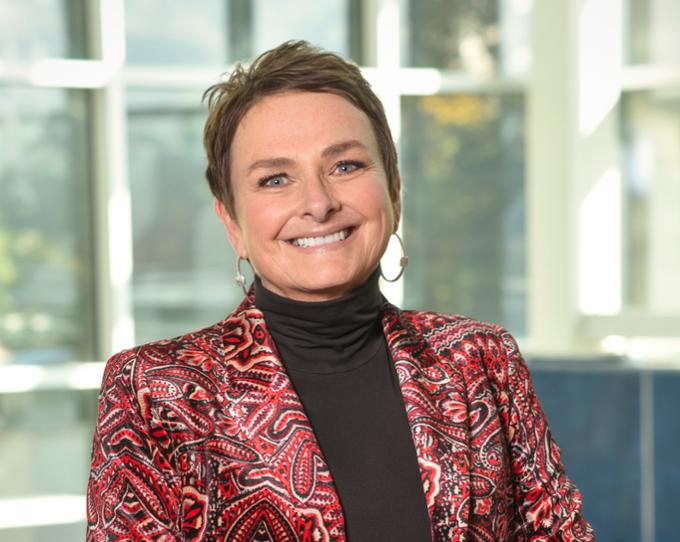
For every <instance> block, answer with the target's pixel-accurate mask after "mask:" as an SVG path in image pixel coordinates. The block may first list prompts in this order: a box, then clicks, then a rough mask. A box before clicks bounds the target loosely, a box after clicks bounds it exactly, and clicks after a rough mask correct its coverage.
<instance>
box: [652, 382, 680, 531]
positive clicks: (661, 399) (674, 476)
mask: <svg viewBox="0 0 680 542" xmlns="http://www.w3.org/2000/svg"><path fill="white" fill-rule="evenodd" d="M653 382H654V459H655V460H654V504H655V506H654V508H655V510H656V517H655V522H654V525H655V530H656V533H655V534H656V536H655V540H656V542H664V541H666V540H680V532H679V528H678V520H679V519H680V518H679V516H680V374H678V373H670V372H657V373H655V375H654V380H653Z"/></svg>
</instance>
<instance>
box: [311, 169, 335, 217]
mask: <svg viewBox="0 0 680 542" xmlns="http://www.w3.org/2000/svg"><path fill="white" fill-rule="evenodd" d="M338 209H340V202H339V201H338V199H337V198H336V197H335V195H334V194H333V189H332V187H331V186H330V185H329V183H328V181H327V180H326V179H324V178H323V176H321V175H315V176H313V177H311V178H310V179H309V181H308V182H307V183H305V188H304V194H303V212H304V215H305V216H308V217H310V218H313V219H314V220H316V221H317V222H323V221H324V220H326V219H328V217H329V216H330V215H332V214H333V213H334V212H335V211H337V210H338Z"/></svg>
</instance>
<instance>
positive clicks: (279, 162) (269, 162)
mask: <svg viewBox="0 0 680 542" xmlns="http://www.w3.org/2000/svg"><path fill="white" fill-rule="evenodd" d="M355 148H360V149H364V150H368V149H367V147H366V145H364V144H363V143H362V142H361V141H359V140H358V139H348V140H347V141H341V142H339V143H333V144H332V145H329V146H328V147H326V148H325V149H324V150H323V151H321V156H322V157H323V158H328V157H329V156H336V155H338V154H341V153H343V152H345V151H347V150H349V149H355ZM294 163H295V161H294V160H292V159H291V158H286V157H277V158H262V159H260V160H255V162H253V163H252V164H250V166H248V174H251V173H252V172H253V171H254V170H256V169H263V168H280V167H286V166H291V165H293V164H294Z"/></svg>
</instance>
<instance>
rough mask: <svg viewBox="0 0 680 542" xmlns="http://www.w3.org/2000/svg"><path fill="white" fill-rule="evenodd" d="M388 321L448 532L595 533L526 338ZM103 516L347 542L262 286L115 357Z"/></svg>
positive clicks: (100, 439) (97, 501)
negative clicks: (255, 296) (203, 321)
mask: <svg viewBox="0 0 680 542" xmlns="http://www.w3.org/2000/svg"><path fill="white" fill-rule="evenodd" d="M382 318H383V320H382V323H383V328H384V333H385V337H386V339H387V344H388V348H389V351H390V353H391V357H392V359H393V361H394V364H395V366H396V371H397V374H398V376H399V384H400V386H401V391H402V395H403V398H404V404H405V407H406V412H407V418H408V422H409V425H410V428H411V434H412V436H413V444H414V446H415V449H416V452H417V456H418V462H419V467H420V473H421V478H422V482H423V491H424V494H425V496H426V502H427V507H428V512H429V516H430V520H431V530H432V539H433V541H435V542H444V541H456V542H463V541H480V542H495V541H505V540H508V541H510V540H518V541H536V542H538V541H552V540H555V541H557V540H559V541H565V542H566V541H591V540H594V535H593V532H592V529H591V528H590V526H589V525H588V523H587V522H586V521H585V520H584V519H583V517H582V515H581V495H580V493H579V492H578V490H577V489H576V488H575V487H574V485H573V484H572V482H571V481H570V480H569V479H568V478H567V477H566V475H565V473H564V470H563V467H562V465H561V463H560V451H559V449H558V447H557V446H556V445H555V443H554V441H553V439H552V436H551V433H550V429H549V427H548V425H547V423H546V419H545V417H544V415H543V411H542V410H541V407H540V405H539V403H538V400H537V399H536V396H535V395H534V392H533V389H532V386H531V382H530V378H529V374H528V371H527V368H526V365H525V363H524V361H523V359H522V357H521V355H520V353H519V351H518V348H517V345H516V343H515V341H514V340H513V338H512V337H511V336H510V334H509V333H507V332H506V331H504V330H503V329H502V328H500V327H498V326H495V325H490V324H484V323H481V322H478V321H475V320H471V319H469V318H464V317H459V316H448V315H442V314H436V313H431V312H415V311H400V310H399V309H397V308H396V307H394V306H392V305H390V304H388V303H386V304H385V306H384V308H383V316H382ZM366 415H367V416H370V412H367V413H366ZM386 452H387V451H386ZM87 517H88V528H87V541H88V542H103V541H110V542H113V541H116V542H122V541H126V542H127V541H159V542H161V541H162V542H176V541H186V542H189V541H230V542H231V541H233V542H246V541H249V542H250V541H258V542H265V541H271V542H288V541H303V542H324V541H334V542H342V541H345V540H346V537H345V530H344V524H343V512H342V508H341V504H340V501H339V498H338V494H337V492H336V490H335V487H334V485H333V479H332V477H331V474H330V472H329V469H328V466H327V464H326V461H325V459H324V456H323V453H322V451H321V449H320V448H319V444H318V442H317V440H316V438H315V436H314V432H313V430H312V427H311V425H310V422H309V419H308V418H307V416H306V414H305V411H304V409H303V407H302V404H301V402H300V399H299V397H298V395H297V394H296V392H295V390H294V389H293V387H292V384H291V380H290V378H289V377H288V375H287V373H286V371H285V369H284V366H283V365H282V362H281V359H280V357H279V356H278V354H277V352H276V349H275V346H274V343H273V341H272V339H271V336H270V335H269V333H268V331H267V328H266V326H265V321H264V318H263V315H262V312H261V311H259V310H258V309H257V308H255V307H254V306H253V304H252V298H246V299H245V300H244V301H243V303H242V304H241V305H240V306H239V307H238V308H237V309H236V310H235V311H234V312H233V313H232V314H231V315H229V316H228V317H227V318H226V319H224V320H223V321H221V322H219V323H217V324H215V325H213V326H211V327H208V328H206V329H203V330H201V331H197V332H195V333H190V334H188V335H185V336H182V337H179V338H175V339H170V340H166V341H159V342H154V343H150V344H147V345H144V346H141V347H138V348H135V349H131V350H126V351H123V352H121V353H119V354H117V355H115V356H113V357H112V358H111V359H110V360H109V362H108V364H107V367H106V371H105V374H104V380H103V383H102V388H101V393H100V398H99V416H98V420H97V425H96V430H95V435H94V444H93V451H92V468H91V474H90V479H89V485H88V495H87ZM376 542H383V541H376Z"/></svg>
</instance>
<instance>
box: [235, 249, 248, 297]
mask: <svg viewBox="0 0 680 542" xmlns="http://www.w3.org/2000/svg"><path fill="white" fill-rule="evenodd" d="M241 260H245V258H241V256H239V257H238V259H237V260H236V277H235V278H234V280H235V281H236V284H238V285H239V286H240V287H241V290H243V295H248V290H246V277H245V276H244V275H243V273H241ZM246 261H247V260H246Z"/></svg>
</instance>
